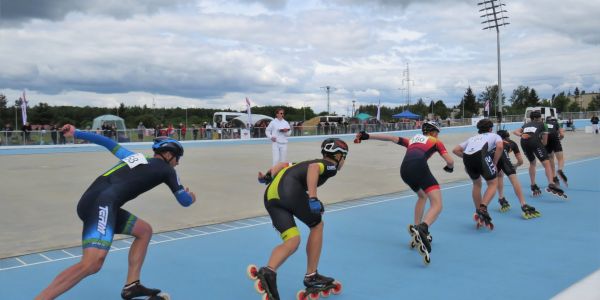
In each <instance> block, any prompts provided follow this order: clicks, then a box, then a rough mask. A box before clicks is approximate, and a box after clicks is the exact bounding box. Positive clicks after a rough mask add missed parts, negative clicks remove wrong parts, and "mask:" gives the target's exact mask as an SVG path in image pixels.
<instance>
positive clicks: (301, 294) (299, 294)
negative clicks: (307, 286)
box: [296, 290, 306, 300]
mask: <svg viewBox="0 0 600 300" xmlns="http://www.w3.org/2000/svg"><path fill="white" fill-rule="evenodd" d="M305 299H306V293H305V292H304V290H299V291H298V292H297V293H296V300H305Z"/></svg>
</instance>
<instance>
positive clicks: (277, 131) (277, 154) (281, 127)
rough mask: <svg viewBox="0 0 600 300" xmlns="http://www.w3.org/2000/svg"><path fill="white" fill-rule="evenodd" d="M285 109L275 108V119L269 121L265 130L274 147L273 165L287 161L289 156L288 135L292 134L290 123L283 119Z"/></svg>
mask: <svg viewBox="0 0 600 300" xmlns="http://www.w3.org/2000/svg"><path fill="white" fill-rule="evenodd" d="M283 115H284V110H283V108H278V109H277V110H275V119H273V120H272V121H271V123H269V126H267V129H266V130H265V134H266V136H267V137H268V138H269V139H271V142H273V143H272V144H273V145H272V148H273V165H276V164H277V163H279V162H285V161H286V159H287V158H286V156H287V144H288V136H290V135H291V134H292V131H291V130H290V129H291V128H290V123H288V122H287V121H286V120H284V119H283Z"/></svg>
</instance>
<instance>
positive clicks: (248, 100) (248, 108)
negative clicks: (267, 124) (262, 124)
mask: <svg viewBox="0 0 600 300" xmlns="http://www.w3.org/2000/svg"><path fill="white" fill-rule="evenodd" d="M246 111H247V112H248V124H247V127H251V126H252V125H254V123H252V112H251V111H250V99H248V97H246Z"/></svg>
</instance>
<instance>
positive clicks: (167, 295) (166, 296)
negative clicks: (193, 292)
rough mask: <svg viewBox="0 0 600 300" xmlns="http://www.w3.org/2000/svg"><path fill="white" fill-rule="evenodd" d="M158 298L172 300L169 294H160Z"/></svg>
mask: <svg viewBox="0 0 600 300" xmlns="http://www.w3.org/2000/svg"><path fill="white" fill-rule="evenodd" d="M156 296H159V297H161V298H162V299H163V300H171V296H170V295H169V294H167V293H159V294H158V295H156Z"/></svg>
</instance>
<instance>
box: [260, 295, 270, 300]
mask: <svg viewBox="0 0 600 300" xmlns="http://www.w3.org/2000/svg"><path fill="white" fill-rule="evenodd" d="M261 300H271V299H270V298H269V295H267V294H263V295H262V297H261Z"/></svg>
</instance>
